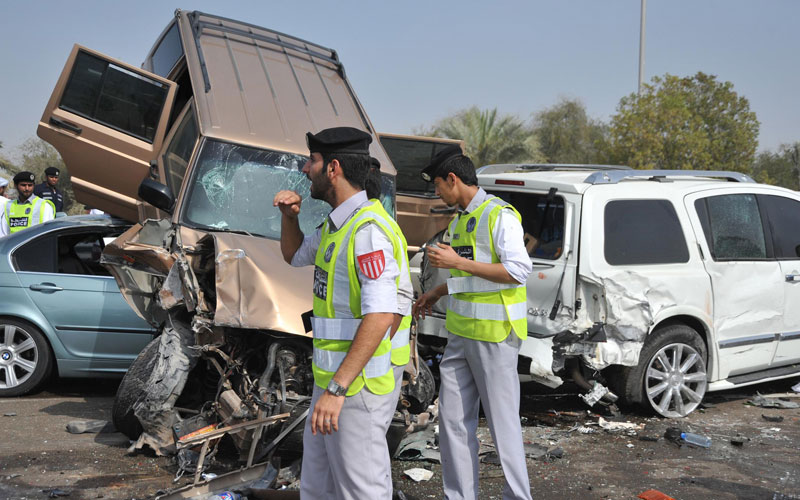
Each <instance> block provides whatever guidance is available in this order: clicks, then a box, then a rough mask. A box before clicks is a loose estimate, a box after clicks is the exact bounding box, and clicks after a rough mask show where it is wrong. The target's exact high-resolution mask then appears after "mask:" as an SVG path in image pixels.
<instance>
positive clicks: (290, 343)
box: [38, 10, 433, 460]
mask: <svg viewBox="0 0 800 500" xmlns="http://www.w3.org/2000/svg"><path fill="white" fill-rule="evenodd" d="M332 126H353V127H358V128H360V129H363V130H366V131H368V132H369V133H371V134H372V135H373V139H374V140H373V142H372V145H371V150H370V153H371V154H372V156H374V157H376V158H378V160H379V161H380V162H381V165H382V167H381V173H382V179H383V183H382V184H383V185H382V187H383V194H382V197H381V198H382V202H383V204H384V205H385V206H386V208H387V210H388V211H389V212H390V213H394V210H395V196H394V192H395V188H394V184H395V170H394V168H393V166H392V163H391V161H390V160H389V158H388V157H387V155H386V153H385V151H384V149H383V148H382V147H381V144H380V142H379V141H378V137H377V135H376V134H375V132H374V128H373V126H372V124H371V123H370V121H369V118H368V117H367V114H366V112H365V111H364V109H363V107H362V106H361V104H360V103H359V101H358V98H357V97H356V95H355V93H354V92H353V89H352V87H351V85H350V83H349V81H348V79H347V77H346V76H345V72H344V67H343V66H342V63H341V62H340V60H339V57H338V55H337V53H336V52H335V51H334V50H332V49H328V48H325V47H323V46H320V45H317V44H314V43H311V42H307V41H304V40H301V39H298V38H296V37H293V36H290V35H286V34H283V33H279V32H276V31H273V30H269V29H265V28H261V27H258V26H254V25H252V24H247V23H244V22H239V21H234V20H231V19H226V18H222V17H218V16H213V15H209V14H205V13H201V12H189V11H182V10H177V11H175V17H174V19H173V20H172V21H171V22H170V23H169V24H168V25H167V27H166V29H164V31H163V32H162V34H161V35H160V36H159V38H158V40H157V41H156V43H155V44H154V46H153V48H152V50H151V51H150V52H149V54H148V55H147V57H146V59H145V61H144V63H143V64H142V67H141V68H137V67H135V66H131V65H129V64H126V63H124V62H121V61H117V60H114V59H111V58H109V57H107V56H104V55H103V54H101V53H99V52H96V51H93V50H90V49H87V48H85V47H81V46H78V45H76V46H75V47H74V48H73V49H72V52H71V54H70V56H69V59H68V60H67V63H66V65H65V67H64V70H63V72H62V74H61V77H60V78H59V80H58V83H57V85H56V88H55V90H54V92H53V95H52V97H51V98H50V101H49V103H48V105H47V108H46V109H45V111H44V113H43V115H42V119H41V121H40V123H39V127H38V134H39V136H40V137H41V138H43V139H44V140H46V141H48V142H49V143H51V144H52V145H53V146H55V147H56V149H57V150H58V151H59V153H61V156H62V157H63V159H64V162H65V163H66V165H67V168H68V169H69V171H70V174H71V177H72V183H73V188H74V191H75V195H76V198H77V199H78V201H79V202H81V203H86V204H89V205H91V206H93V207H96V208H99V209H101V210H103V211H105V212H107V213H111V214H114V215H117V216H120V217H124V218H127V219H128V220H131V221H138V224H136V225H134V227H133V228H132V229H130V230H129V231H127V232H126V233H124V234H123V235H122V236H120V237H119V238H118V239H117V240H115V241H114V242H113V243H111V244H109V245H108V246H107V247H106V248H105V250H104V252H103V260H102V262H103V263H104V264H105V265H106V266H107V267H108V268H109V269H110V270H111V271H112V273H113V274H114V276H115V278H116V280H117V282H118V283H119V285H120V288H121V290H122V292H123V294H124V295H125V297H126V300H127V301H128V302H129V304H130V305H131V307H133V308H134V309H135V310H136V311H137V313H138V314H139V315H140V316H141V317H142V318H144V319H145V320H147V321H149V322H150V323H151V324H152V325H154V326H156V327H158V328H159V329H160V331H161V335H160V336H159V337H157V338H156V339H155V340H154V341H153V343H151V344H150V345H148V346H147V347H146V348H145V349H144V351H143V352H142V353H141V354H140V356H139V357H138V358H137V360H136V361H135V362H134V363H133V365H132V366H131V368H130V370H129V371H128V373H127V375H126V377H125V379H123V382H122V384H121V385H120V388H119V392H118V394H117V399H116V401H115V405H114V410H113V417H114V422H115V424H116V425H117V428H118V429H120V430H121V431H123V432H124V433H125V434H127V435H128V436H129V437H131V438H132V439H136V440H137V441H136V443H135V446H136V447H141V446H143V445H145V444H147V445H149V446H151V447H152V448H153V449H155V450H157V451H158V452H170V451H174V449H175V448H174V446H175V440H176V439H177V438H180V437H181V436H184V435H187V434H189V433H190V432H192V431H194V430H196V429H201V428H204V427H207V426H209V425H220V424H222V425H234V424H237V423H244V422H248V421H254V420H257V419H265V418H267V417H270V416H272V415H278V414H283V413H289V414H291V415H292V416H291V417H290V418H289V419H288V420H286V421H285V422H284V423H280V422H275V423H272V424H269V425H267V427H266V429H265V431H264V432H263V434H261V433H259V434H260V437H258V438H256V439H257V440H258V441H259V442H258V443H256V445H257V447H258V449H259V450H260V451H259V453H261V454H263V453H266V452H267V451H269V450H268V448H269V447H268V446H267V444H266V443H268V442H270V441H271V440H272V439H273V438H274V437H275V436H276V435H278V434H279V433H280V432H281V429H282V428H284V429H288V428H287V427H285V426H291V425H292V424H293V423H294V422H295V420H298V419H299V418H302V417H303V415H304V412H305V411H306V410H307V407H308V404H309V396H310V394H311V390H312V385H313V377H312V372H311V361H310V360H311V340H310V335H311V334H310V333H309V332H308V330H307V329H306V328H305V327H304V321H303V320H302V318H301V314H303V313H304V312H305V311H309V310H310V309H311V294H310V293H309V292H310V290H309V287H310V284H311V283H312V276H311V270H310V268H300V269H296V268H290V267H288V266H286V265H285V264H284V263H283V262H282V260H283V259H282V258H281V253H280V246H279V241H278V240H279V237H280V213H279V211H278V210H277V209H274V208H273V207H272V206H271V200H272V198H273V195H274V194H275V193H276V192H277V191H279V190H281V189H294V190H297V191H298V192H300V193H301V194H302V196H303V198H304V200H303V211H302V213H301V218H300V225H301V228H302V229H303V230H304V231H305V232H310V231H313V230H314V228H315V227H316V226H317V225H318V224H320V223H321V222H322V220H323V219H324V217H325V216H327V213H328V211H329V208H328V207H327V206H326V205H324V204H323V203H322V202H320V201H318V200H313V199H311V197H310V193H309V186H310V183H309V182H308V180H307V179H306V177H305V175H303V174H302V173H301V172H300V169H301V168H302V166H303V164H304V163H305V161H306V158H307V156H306V155H307V151H308V150H307V147H306V142H305V133H306V131H309V130H311V131H316V130H321V129H324V128H327V127H332ZM140 198H141V200H144V202H143V201H140ZM412 366H417V365H416V363H415V361H413V360H412ZM412 366H410V367H409V369H408V371H409V373H410V374H413V375H414V376H412V377H409V380H410V383H404V388H403V396H402V397H401V407H402V408H404V409H407V410H410V411H412V412H413V411H417V412H418V411H421V410H424V409H425V408H427V405H428V403H429V402H430V401H431V400H432V397H433V379H432V377H431V375H430V372H429V371H428V369H427V367H426V366H424V365H423V366H421V367H420V366H417V370H418V371H417V370H415V369H413V368H412ZM417 374H419V376H417ZM295 417H297V418H295ZM296 429H299V430H301V429H302V426H298V427H297V428H296ZM253 435H254V433H253V432H252V431H247V432H238V433H236V434H233V436H232V437H233V441H234V443H235V445H236V446H237V448H238V449H239V452H240V454H241V455H243V456H246V455H247V454H248V452H249V450H250V449H251V448H250V444H251V443H252V442H253V441H254V437H253ZM289 438H291V436H289V437H288V438H287V439H289ZM249 454H250V459H251V460H252V458H253V453H252V452H249Z"/></svg>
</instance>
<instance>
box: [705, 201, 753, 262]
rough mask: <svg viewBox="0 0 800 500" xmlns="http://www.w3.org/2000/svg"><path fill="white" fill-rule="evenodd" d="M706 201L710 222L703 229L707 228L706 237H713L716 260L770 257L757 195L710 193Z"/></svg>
mask: <svg viewBox="0 0 800 500" xmlns="http://www.w3.org/2000/svg"><path fill="white" fill-rule="evenodd" d="M698 201H700V200H698ZM705 202H706V209H705V214H707V218H708V226H707V228H706V227H704V228H703V229H704V230H705V231H707V234H706V240H707V241H708V240H710V241H711V255H712V257H713V258H714V260H755V259H766V258H767V246H766V242H765V239H764V228H763V226H762V224H761V214H760V212H759V209H758V202H757V201H756V197H755V195H752V194H729V195H723V196H710V197H708V198H706V199H705ZM705 214H703V213H701V214H700V215H705ZM708 232H710V234H709V233H708Z"/></svg>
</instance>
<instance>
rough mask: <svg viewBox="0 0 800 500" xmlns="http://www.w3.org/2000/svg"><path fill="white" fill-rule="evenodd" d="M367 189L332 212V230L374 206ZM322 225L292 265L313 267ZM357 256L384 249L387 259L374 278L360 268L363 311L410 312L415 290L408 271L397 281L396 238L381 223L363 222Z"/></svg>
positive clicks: (355, 246) (357, 242)
mask: <svg viewBox="0 0 800 500" xmlns="http://www.w3.org/2000/svg"><path fill="white" fill-rule="evenodd" d="M371 203H372V202H371V201H370V200H369V199H367V194H366V192H365V191H359V192H358V193H356V194H354V195H353V196H351V197H350V198H348V199H347V200H345V201H344V203H342V204H341V205H339V206H338V207H336V208H335V209H334V210H333V211H332V212H331V213H330V214H329V215H328V224H329V226H330V230H331V231H334V230H337V229H338V228H340V227H342V226H343V225H344V224H346V223H347V221H348V220H350V218H351V217H352V216H353V215H354V214H355V213H356V212H357V211H358V210H359V209H361V208H363V207H365V206H367V205H370V204H371ZM321 240H322V228H317V230H316V231H314V233H313V234H310V235H307V236H305V237H304V238H303V243H302V244H301V245H300V248H298V249H297V252H295V254H294V256H293V257H292V266H294V267H302V266H312V265H314V259H315V258H316V255H317V249H318V248H319V244H320V241H321ZM353 244H354V249H355V255H356V257H358V256H359V255H364V254H368V253H371V252H375V251H378V250H382V251H383V256H384V260H385V261H386V264H385V267H384V269H383V272H382V273H381V275H380V276H378V277H377V278H375V279H372V278H370V277H368V276H367V275H365V274H364V273H362V272H361V269H358V272H357V274H358V280H359V282H360V283H361V314H369V313H387V312H388V313H397V314H401V315H403V316H405V315H408V314H410V312H411V301H412V298H413V291H412V288H411V282H410V280H409V279H408V275H407V274H408V273H404V275H403V276H401V277H400V285H399V286H397V284H396V280H397V277H398V275H400V269H399V267H398V263H397V261H396V260H395V258H394V248H393V246H392V241H391V239H389V237H388V236H387V235H386V234H385V233H384V232H383V230H382V229H381V228H380V226H378V225H377V224H373V223H367V224H364V225H362V226H361V227H360V228H359V229H358V231H356V234H355V240H354V242H353Z"/></svg>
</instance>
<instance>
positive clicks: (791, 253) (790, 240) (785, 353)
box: [758, 193, 800, 367]
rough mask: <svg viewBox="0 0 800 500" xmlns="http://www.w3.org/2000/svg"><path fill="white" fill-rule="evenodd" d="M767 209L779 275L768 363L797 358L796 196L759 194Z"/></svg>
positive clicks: (799, 206)
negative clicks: (775, 331)
mask: <svg viewBox="0 0 800 500" xmlns="http://www.w3.org/2000/svg"><path fill="white" fill-rule="evenodd" d="M758 199H759V203H760V205H761V206H762V207H764V208H765V209H766V211H767V215H768V218H769V229H770V233H771V234H772V244H773V248H774V252H775V258H776V259H777V260H778V263H779V265H780V266H781V276H782V277H783V284H782V288H783V322H784V326H783V330H782V331H781V332H780V338H779V339H778V349H777V351H776V353H775V358H774V359H773V360H772V366H774V367H779V366H784V365H789V364H792V363H797V362H798V361H800V307H798V305H800V197H798V196H797V195H794V194H789V193H776V194H774V195H773V194H770V195H767V194H761V195H759V197H758Z"/></svg>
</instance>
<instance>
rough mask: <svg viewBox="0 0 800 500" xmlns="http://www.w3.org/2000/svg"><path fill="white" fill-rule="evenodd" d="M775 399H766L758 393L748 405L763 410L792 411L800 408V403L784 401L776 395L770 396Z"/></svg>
mask: <svg viewBox="0 0 800 500" xmlns="http://www.w3.org/2000/svg"><path fill="white" fill-rule="evenodd" d="M770 396H773V397H766V396H762V395H761V394H759V393H756V397H754V398H753V399H751V400H749V401H747V403H745V404H748V405H752V406H760V407H761V408H780V409H792V408H800V403H795V402H794V401H786V400H784V399H779V398H777V397H774V396H776V395H775V394H770Z"/></svg>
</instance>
